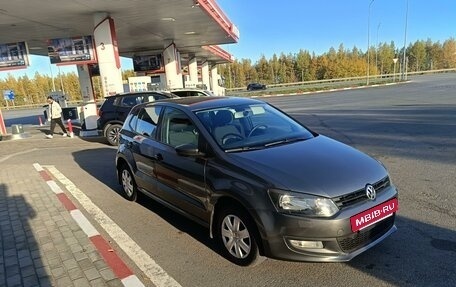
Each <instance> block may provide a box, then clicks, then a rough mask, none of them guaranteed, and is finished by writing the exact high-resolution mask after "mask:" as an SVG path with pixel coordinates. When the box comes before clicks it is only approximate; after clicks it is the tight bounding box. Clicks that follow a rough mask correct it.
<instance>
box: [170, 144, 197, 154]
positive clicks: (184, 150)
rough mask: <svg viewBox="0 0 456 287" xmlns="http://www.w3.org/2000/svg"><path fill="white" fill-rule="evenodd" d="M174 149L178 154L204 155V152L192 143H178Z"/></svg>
mask: <svg viewBox="0 0 456 287" xmlns="http://www.w3.org/2000/svg"><path fill="white" fill-rule="evenodd" d="M175 149H176V152H177V154H178V155H180V156H193V157H199V156H204V153H203V152H200V151H199V150H198V147H197V146H196V145H194V144H183V145H179V146H177V147H176V148H175Z"/></svg>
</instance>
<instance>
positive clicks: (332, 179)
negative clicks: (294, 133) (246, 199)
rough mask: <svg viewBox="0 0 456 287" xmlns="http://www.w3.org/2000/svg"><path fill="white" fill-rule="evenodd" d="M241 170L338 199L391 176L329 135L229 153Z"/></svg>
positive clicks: (275, 184) (290, 187) (287, 187)
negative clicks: (337, 197)
mask: <svg viewBox="0 0 456 287" xmlns="http://www.w3.org/2000/svg"><path fill="white" fill-rule="evenodd" d="M227 155H228V156H229V157H231V159H232V160H233V161H234V164H236V165H237V166H239V167H242V168H244V169H245V170H248V171H251V172H253V173H254V174H256V175H257V176H260V177H262V178H263V179H264V180H265V181H267V182H268V183H269V184H270V185H271V187H273V188H279V189H285V190H292V191H297V192H305V193H309V194H315V195H320V196H325V197H336V196H340V195H343V194H347V193H350V192H354V191H356V190H359V189H361V188H364V187H365V186H366V184H368V183H370V184H372V183H375V182H377V181H379V180H380V179H383V178H384V177H385V176H387V171H386V169H385V168H384V167H383V165H381V164H380V163H379V162H378V161H377V160H375V159H373V158H371V157H370V156H368V155H366V154H364V153H362V152H360V151H358V150H356V149H354V148H352V147H350V146H347V145H345V144H343V143H341V142H338V141H335V140H333V139H330V138H328V137H325V136H321V135H319V136H317V137H315V138H312V139H309V140H305V141H299V142H294V143H290V144H284V145H280V146H274V147H269V148H265V149H262V150H254V151H245V152H238V153H229V154H227Z"/></svg>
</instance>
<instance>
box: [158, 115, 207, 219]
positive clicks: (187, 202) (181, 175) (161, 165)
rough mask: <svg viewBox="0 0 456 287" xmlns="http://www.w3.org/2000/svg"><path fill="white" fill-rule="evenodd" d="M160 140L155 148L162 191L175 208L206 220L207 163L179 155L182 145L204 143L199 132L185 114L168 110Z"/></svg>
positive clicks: (159, 189)
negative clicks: (178, 150) (205, 172)
mask: <svg viewBox="0 0 456 287" xmlns="http://www.w3.org/2000/svg"><path fill="white" fill-rule="evenodd" d="M158 140H159V142H158V143H157V145H156V146H155V149H154V152H155V160H156V162H155V163H156V164H155V175H156V177H157V182H158V186H157V190H158V192H159V193H160V194H161V195H162V196H163V199H164V200H166V201H167V202H169V203H171V204H172V205H174V206H175V207H177V208H179V209H181V210H183V211H185V212H186V213H188V214H191V215H193V216H196V217H197V218H199V219H202V220H204V221H206V220H207V204H208V196H207V191H206V185H205V176H204V167H205V164H206V160H205V159H204V158H202V157H191V156H189V157H187V156H181V155H179V154H177V152H176V147H178V146H181V145H194V146H195V147H197V146H198V144H199V141H200V140H202V139H201V138H200V133H199V131H198V129H197V128H196V126H195V124H194V123H193V122H192V120H191V119H190V118H189V116H187V115H186V114H185V113H184V112H183V111H181V110H179V109H177V108H173V107H166V109H165V110H164V111H163V113H162V118H161V120H160V131H159V135H158Z"/></svg>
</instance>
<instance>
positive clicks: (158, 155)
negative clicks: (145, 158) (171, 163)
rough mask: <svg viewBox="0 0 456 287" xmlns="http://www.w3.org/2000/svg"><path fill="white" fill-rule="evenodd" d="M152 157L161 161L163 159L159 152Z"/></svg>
mask: <svg viewBox="0 0 456 287" xmlns="http://www.w3.org/2000/svg"><path fill="white" fill-rule="evenodd" d="M152 158H153V159H155V160H158V161H162V160H163V156H162V154H161V153H157V154H156V155H154V156H153V157H152Z"/></svg>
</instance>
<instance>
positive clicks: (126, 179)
mask: <svg viewBox="0 0 456 287" xmlns="http://www.w3.org/2000/svg"><path fill="white" fill-rule="evenodd" d="M119 173H120V179H121V183H122V189H123V192H124V197H125V198H126V199H128V200H130V201H136V199H137V198H138V189H137V187H136V182H135V179H134V178H133V174H132V173H131V171H130V169H129V168H128V166H126V165H125V164H124V165H122V167H121V168H120V171H119Z"/></svg>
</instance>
